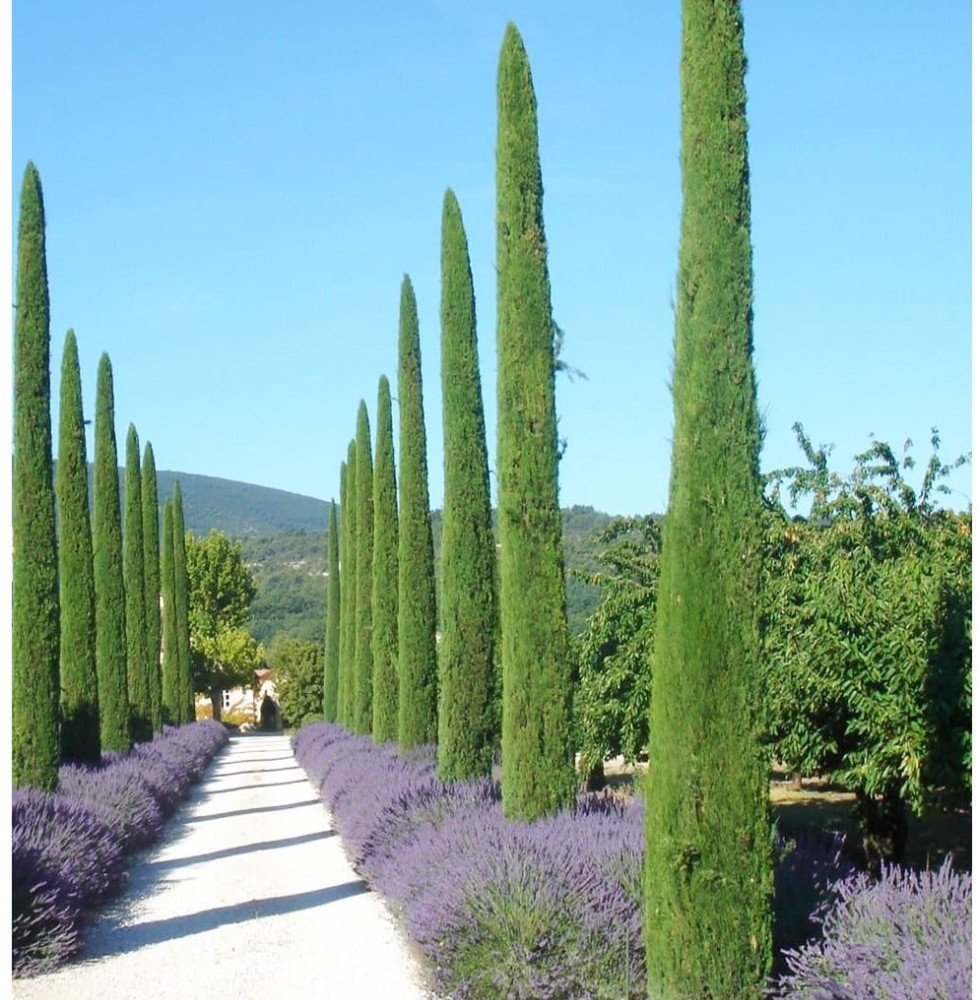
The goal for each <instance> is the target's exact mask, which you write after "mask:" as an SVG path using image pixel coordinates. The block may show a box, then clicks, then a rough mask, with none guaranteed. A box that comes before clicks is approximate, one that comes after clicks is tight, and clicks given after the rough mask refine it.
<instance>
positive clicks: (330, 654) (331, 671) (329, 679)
mask: <svg viewBox="0 0 978 1000" xmlns="http://www.w3.org/2000/svg"><path fill="white" fill-rule="evenodd" d="M345 479H346V465H345V464H344V465H343V467H342V468H341V469H340V497H341V498H342V496H343V481H344V480H345ZM326 546H327V556H326V558H327V563H326V565H327V569H326V649H325V658H324V664H323V717H324V718H325V719H326V721H327V722H335V721H336V719H337V697H338V686H339V673H340V608H341V597H340V593H341V591H340V553H339V547H340V543H339V531H338V529H337V525H336V501H335V500H333V501H331V502H330V505H329V517H328V520H327V524H326Z"/></svg>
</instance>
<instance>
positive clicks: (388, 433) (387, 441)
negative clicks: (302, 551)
mask: <svg viewBox="0 0 978 1000" xmlns="http://www.w3.org/2000/svg"><path fill="white" fill-rule="evenodd" d="M397 587H398V581H397V476H396V473H395V471H394V427H393V420H392V417H391V388H390V383H389V382H388V381H387V376H386V375H381V377H380V385H379V387H378V389H377V458H376V461H375V462H374V555H373V601H372V605H373V621H374V631H373V658H374V682H373V736H374V741H375V742H376V743H386V742H387V741H388V740H396V739H397Z"/></svg>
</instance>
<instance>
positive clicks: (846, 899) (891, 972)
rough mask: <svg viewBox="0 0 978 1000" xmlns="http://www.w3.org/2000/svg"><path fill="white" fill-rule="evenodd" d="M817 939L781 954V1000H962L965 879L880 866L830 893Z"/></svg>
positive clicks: (945, 868) (967, 946)
mask: <svg viewBox="0 0 978 1000" xmlns="http://www.w3.org/2000/svg"><path fill="white" fill-rule="evenodd" d="M832 895H833V899H832V901H831V903H830V905H829V906H828V908H827V909H826V912H825V913H824V916H823V917H822V921H823V937H822V939H821V940H818V941H813V942H811V943H809V944H807V945H805V946H803V947H801V948H799V949H797V950H792V951H790V952H788V954H787V962H788V967H789V970H790V971H789V973H788V975H787V976H784V977H782V979H781V982H780V986H779V989H778V991H777V993H776V994H775V995H776V996H777V997H779V998H782V1000H967V998H968V997H970V996H971V876H970V875H968V874H966V873H960V872H955V871H954V870H953V869H952V868H951V862H950V859H949V858H948V859H946V860H945V861H944V864H943V865H942V866H941V867H940V869H939V870H937V871H924V872H915V871H911V870H907V869H903V868H900V867H899V866H894V867H886V866H884V868H883V871H882V874H881V877H880V880H879V881H878V882H873V881H871V880H870V878H869V876H867V875H866V874H857V875H853V876H850V877H849V878H847V879H843V880H840V881H839V882H837V883H836V884H835V885H834V886H833V888H832Z"/></svg>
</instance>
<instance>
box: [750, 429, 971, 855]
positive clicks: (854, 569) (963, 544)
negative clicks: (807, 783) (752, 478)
mask: <svg viewBox="0 0 978 1000" xmlns="http://www.w3.org/2000/svg"><path fill="white" fill-rule="evenodd" d="M795 432H796V434H797V436H798V441H799V444H800V446H801V448H802V450H803V452H804V454H805V458H806V460H807V465H805V466H798V467H794V468H789V469H781V470H778V471H776V472H774V473H772V474H771V475H770V476H769V477H768V482H769V499H770V511H771V526H770V530H769V532H768V537H767V547H766V555H767V560H766V561H767V566H768V579H767V586H766V599H765V604H764V606H765V608H766V609H767V613H766V618H767V626H766V629H765V675H766V678H765V679H766V687H767V692H768V697H767V703H768V725H767V729H768V733H769V737H770V739H771V741H772V744H773V746H772V749H773V751H774V753H776V755H777V756H778V758H779V759H780V760H782V761H784V763H785V764H787V765H788V766H789V767H790V768H791V769H792V770H795V771H797V772H800V773H803V774H810V773H813V772H815V771H818V772H821V773H823V774H828V775H830V776H831V777H832V778H833V780H835V781H837V782H839V783H840V784H843V785H845V786H846V787H848V788H851V789H852V790H853V791H855V793H856V797H857V813H858V816H859V820H860V826H861V829H862V836H863V848H864V854H865V858H866V862H867V864H868V865H869V867H870V868H871V869H873V870H877V871H878V870H879V866H880V862H881V861H887V862H891V863H892V862H901V861H903V859H904V853H905V849H906V843H907V831H908V827H907V810H908V809H910V810H912V811H913V812H914V813H915V814H917V815H918V816H919V815H921V813H922V812H923V809H924V806H925V801H926V799H925V796H926V792H927V789H928V786H935V785H939V786H942V787H943V788H945V789H954V788H957V789H960V790H962V791H964V792H968V791H970V729H971V721H970V720H971V695H970V676H971V643H970V635H971V620H972V613H971V512H970V510H969V511H968V512H967V513H965V514H956V513H953V512H951V511H948V510H944V509H940V508H939V507H938V506H937V504H936V499H937V496H938V495H939V494H940V493H942V492H943V491H946V489H947V487H946V485H945V484H944V482H943V479H944V476H945V475H946V474H947V472H948V471H950V467H949V466H946V465H944V464H943V463H942V462H941V460H940V457H939V454H938V448H939V443H940V441H939V437H938V435H937V432H936V431H935V432H934V436H933V438H932V446H933V453H932V456H931V459H930V461H929V462H928V465H927V467H926V470H925V474H924V477H923V482H922V484H921V486H920V488H919V490H916V489H914V488H913V487H912V486H911V484H910V483H909V482H908V480H907V475H906V473H907V472H908V471H909V470H911V469H913V468H914V464H915V463H914V459H913V457H912V455H911V453H910V445H911V443H910V442H907V445H906V446H905V450H904V456H903V458H902V459H898V458H897V457H896V455H895V454H894V452H893V450H892V449H891V448H890V446H889V445H887V444H885V443H884V442H879V441H877V442H874V443H873V445H872V446H871V447H870V448H869V449H868V450H867V451H865V452H863V453H862V454H860V455H857V456H856V466H855V469H854V471H853V472H852V473H851V474H850V475H849V476H848V477H845V478H843V477H842V476H840V475H838V474H837V473H835V472H832V471H830V469H829V466H828V450H827V449H825V448H818V449H816V448H814V447H813V446H812V443H811V441H810V440H809V438H808V437H807V436H806V434H805V432H804V430H803V429H802V427H801V426H800V425H798V424H796V425H795ZM964 461H965V459H963V458H962V459H958V461H957V462H956V463H955V465H960V464H962V463H963V462H964ZM785 485H787V490H788V497H789V503H788V507H787V508H786V507H784V506H782V504H781V491H782V488H783V487H784V486H785ZM799 500H804V501H810V504H811V506H810V511H809V513H808V516H807V517H801V516H798V515H793V514H792V511H794V510H795V509H796V508H797V504H798V502H799Z"/></svg>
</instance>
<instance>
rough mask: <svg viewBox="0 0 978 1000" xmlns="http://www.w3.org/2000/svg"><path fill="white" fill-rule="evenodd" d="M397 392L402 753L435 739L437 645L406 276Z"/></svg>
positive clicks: (416, 351)
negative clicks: (398, 415)
mask: <svg viewBox="0 0 978 1000" xmlns="http://www.w3.org/2000/svg"><path fill="white" fill-rule="evenodd" d="M397 395H398V403H399V410H400V418H401V419H400V450H399V458H400V462H401V484H400V485H401V490H400V493H401V496H400V499H401V505H400V513H399V524H398V553H397V563H398V565H397V575H398V605H397V649H398V668H397V669H398V712H397V742H398V746H399V747H400V749H401V750H406V749H408V748H409V747H413V746H418V745H420V744H422V743H433V742H434V741H435V740H436V739H437V737H438V659H437V653H436V649H435V628H436V620H435V616H436V613H437V612H436V608H435V550H434V545H433V542H432V538H431V511H430V509H429V503H428V458H427V444H426V438H425V429H424V402H423V398H422V391H421V339H420V334H419V332H418V304H417V301H416V300H415V297H414V288H413V287H412V285H411V279H410V278H409V277H408V276H407V275H405V276H404V281H403V282H402V283H401V312H400V330H399V335H398V365H397Z"/></svg>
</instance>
